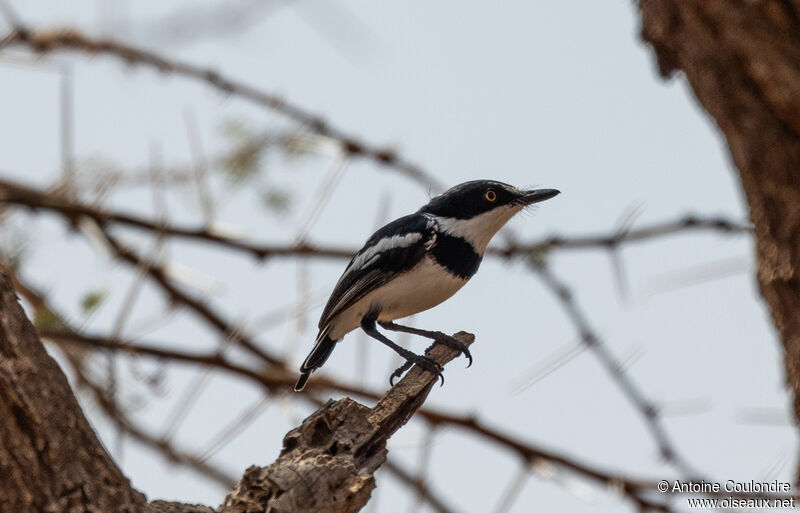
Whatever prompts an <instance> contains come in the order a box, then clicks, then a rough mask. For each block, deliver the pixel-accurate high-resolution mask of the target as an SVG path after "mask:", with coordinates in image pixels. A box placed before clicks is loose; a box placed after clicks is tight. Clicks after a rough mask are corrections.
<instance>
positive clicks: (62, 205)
mask: <svg viewBox="0 0 800 513" xmlns="http://www.w3.org/2000/svg"><path fill="white" fill-rule="evenodd" d="M2 204H7V205H18V206H23V207H27V208H29V209H31V210H34V211H35V210H44V211H50V212H55V213H57V214H59V215H61V216H62V217H64V218H65V219H66V220H67V221H68V222H70V223H71V224H73V225H75V224H77V222H78V221H79V220H80V219H81V218H82V217H86V218H88V219H91V220H92V221H94V222H95V223H97V224H98V225H99V226H101V227H105V226H107V225H113V224H118V225H121V226H127V227H130V228H135V229H139V230H144V231H148V232H153V233H163V234H165V235H169V236H172V237H176V238H185V239H191V240H197V241H199V242H204V243H208V244H215V245H219V246H220V247H223V248H227V249H232V250H236V251H241V252H244V253H247V254H250V255H252V256H254V257H256V258H257V259H259V260H263V259H265V258H270V257H291V256H304V257H318V258H339V259H349V258H351V257H352V256H353V255H354V254H355V252H356V250H357V248H346V247H331V246H320V245H313V244H309V243H307V242H301V243H300V244H292V245H275V244H264V243H257V242H252V241H247V240H242V239H236V238H231V237H228V236H225V235H223V234H219V233H216V232H215V231H214V230H213V229H212V228H209V227H208V226H202V227H184V226H176V225H171V224H167V223H164V222H158V221H153V220H150V219H146V218H143V217H141V216H136V215H132V214H126V213H122V212H118V211H114V210H110V209H102V208H100V207H96V206H90V205H85V204H82V203H80V202H78V201H76V200H72V199H68V198H66V197H62V196H58V195H56V194H53V193H48V192H46V191H42V190H37V189H34V188H31V187H27V186H24V185H21V184H18V183H15V182H12V181H9V180H4V179H0V205H2ZM699 230H704V231H713V232H719V233H730V234H738V233H751V232H752V227H751V226H750V225H749V224H747V223H742V222H736V221H731V220H728V219H725V218H721V217H712V218H704V217H698V216H693V215H689V216H684V217H681V218H679V219H677V220H674V221H664V222H660V223H655V224H652V225H650V226H645V227H641V228H630V229H627V230H624V231H614V232H612V233H611V234H606V233H604V234H596V235H578V236H563V235H551V236H548V237H545V238H543V239H541V240H538V241H531V242H528V243H519V242H509V243H507V244H506V245H505V246H503V247H499V248H495V247H493V248H490V249H489V251H488V254H489V255H493V256H497V257H501V258H506V259H508V258H512V257H515V256H519V255H532V254H542V253H546V252H548V251H553V250H560V249H561V250H582V249H607V250H615V249H617V248H619V247H620V246H621V245H623V244H629V243H636V242H644V241H647V240H652V239H656V238H661V237H665V236H668V235H675V234H679V233H684V232H690V231H699Z"/></svg>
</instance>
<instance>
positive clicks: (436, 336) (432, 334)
mask: <svg viewBox="0 0 800 513" xmlns="http://www.w3.org/2000/svg"><path fill="white" fill-rule="evenodd" d="M378 324H380V325H381V327H382V328H384V329H387V330H391V331H399V332H401V333H410V334H412V335H419V336H420V337H425V338H429V339H432V340H433V341H434V342H441V343H442V344H444V345H446V346H447V347H452V348H453V349H458V350H459V351H461V354H463V355H464V356H465V357H466V358H467V360H469V363H468V364H467V367H470V366H471V365H472V354H470V352H469V348H468V347H467V346H466V345H464V344H463V343H461V342H459V341H458V340H457V339H455V338H453V337H451V336H450V335H447V334H445V333H442V332H441V331H429V330H421V329H419V328H412V327H410V326H402V325H400V324H395V323H393V322H391V321H385V322H379V323H378Z"/></svg>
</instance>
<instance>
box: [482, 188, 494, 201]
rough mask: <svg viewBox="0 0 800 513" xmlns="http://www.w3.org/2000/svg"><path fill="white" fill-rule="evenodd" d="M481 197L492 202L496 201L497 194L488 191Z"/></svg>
mask: <svg viewBox="0 0 800 513" xmlns="http://www.w3.org/2000/svg"><path fill="white" fill-rule="evenodd" d="M483 197H484V198H486V201H494V200H496V199H497V193H496V192H494V191H493V190H491V189H489V190H488V191H486V194H484V195H483Z"/></svg>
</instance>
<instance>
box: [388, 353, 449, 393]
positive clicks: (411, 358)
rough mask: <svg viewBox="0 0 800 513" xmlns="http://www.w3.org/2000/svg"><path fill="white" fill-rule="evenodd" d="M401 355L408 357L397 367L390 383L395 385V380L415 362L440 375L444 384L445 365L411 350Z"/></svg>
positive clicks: (390, 377)
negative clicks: (443, 372) (443, 371)
mask: <svg viewBox="0 0 800 513" xmlns="http://www.w3.org/2000/svg"><path fill="white" fill-rule="evenodd" d="M401 356H402V357H403V358H405V359H406V362H405V363H404V364H403V365H401V366H400V367H398V368H397V369H395V371H394V372H393V373H392V375H391V376H389V385H391V386H394V380H395V379H397V378H400V377H401V376H402V375H403V373H404V372H406V371H407V370H408V369H410V368H411V366H412V365H414V364H417V365H419V366H420V367H422V368H423V369H424V370H426V371H428V372H430V373H431V374H433V375H434V376H436V377H438V378H439V379H440V380H442V385H444V374H442V370H443V367H442V366H441V365H439V364H438V363H436V362H435V361H433V360H431V359H430V358H428V357H427V356H420V355H418V354H414V353H412V352H411V351H409V352H408V353H407V354H403V355H401Z"/></svg>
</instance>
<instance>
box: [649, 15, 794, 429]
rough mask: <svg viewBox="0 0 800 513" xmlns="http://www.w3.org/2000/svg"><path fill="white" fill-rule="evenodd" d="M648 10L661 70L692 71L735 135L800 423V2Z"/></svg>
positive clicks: (705, 100) (703, 98)
mask: <svg viewBox="0 0 800 513" xmlns="http://www.w3.org/2000/svg"><path fill="white" fill-rule="evenodd" d="M640 7H641V14H642V34H643V38H644V40H645V41H647V42H649V43H650V44H651V45H652V46H653V49H654V50H655V53H656V56H657V58H658V64H659V67H660V70H661V74H662V75H663V76H665V77H666V76H669V75H671V74H672V73H673V72H674V71H677V70H679V71H682V72H683V73H684V74H685V76H686V78H687V80H688V81H689V83H690V84H691V86H692V88H693V90H694V93H695V95H696V96H697V98H698V100H699V101H700V103H701V104H702V105H703V107H704V108H705V109H706V110H707V111H708V112H709V113H710V114H711V116H713V118H714V119H715V120H716V122H717V125H718V126H719V128H720V130H721V131H722V132H723V134H724V135H725V137H726V138H727V142H728V146H729V148H730V153H731V157H732V159H733V162H734V164H735V165H736V167H737V169H738V171H739V176H740V177H741V182H742V188H743V190H744V193H745V196H746V198H747V203H748V205H749V207H750V218H751V220H752V222H753V225H754V227H755V238H756V255H757V261H758V271H757V275H758V276H757V277H758V283H759V287H760V290H761V294H762V295H763V297H764V299H765V300H766V302H767V304H768V306H769V309H770V312H771V315H772V320H773V322H774V324H775V327H776V328H777V330H778V332H779V334H780V337H781V341H782V343H783V348H784V351H785V360H784V361H785V366H786V375H787V379H788V382H789V385H790V387H791V389H792V392H793V395H794V412H795V417H796V419H798V420H800V276H798V269H800V17H799V13H800V2H799V1H797V0H782V1H781V0H765V1H734V0H641V2H640Z"/></svg>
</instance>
